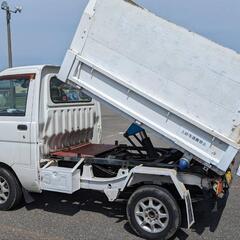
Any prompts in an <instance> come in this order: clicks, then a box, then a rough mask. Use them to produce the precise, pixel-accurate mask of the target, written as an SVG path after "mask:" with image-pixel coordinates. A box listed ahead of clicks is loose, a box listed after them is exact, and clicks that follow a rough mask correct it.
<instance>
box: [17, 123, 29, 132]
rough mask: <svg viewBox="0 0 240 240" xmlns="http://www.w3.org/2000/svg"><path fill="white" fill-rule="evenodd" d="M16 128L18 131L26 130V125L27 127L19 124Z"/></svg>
mask: <svg viewBox="0 0 240 240" xmlns="http://www.w3.org/2000/svg"><path fill="white" fill-rule="evenodd" d="M17 129H18V130H19V131H27V129H28V127H27V125H24V124H20V125H18V126H17Z"/></svg>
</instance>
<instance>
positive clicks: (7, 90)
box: [0, 77, 30, 116]
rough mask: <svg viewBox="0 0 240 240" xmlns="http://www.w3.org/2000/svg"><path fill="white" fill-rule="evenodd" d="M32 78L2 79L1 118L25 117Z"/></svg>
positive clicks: (0, 92)
mask: <svg viewBox="0 0 240 240" xmlns="http://www.w3.org/2000/svg"><path fill="white" fill-rule="evenodd" d="M29 83H30V78H29V77H28V78H24V77H23V78H19V79H18V78H16V79H14V78H12V77H10V78H7V77H6V78H4V77H1V78H0V116H25V114H26V106H27V96H28V89H29Z"/></svg>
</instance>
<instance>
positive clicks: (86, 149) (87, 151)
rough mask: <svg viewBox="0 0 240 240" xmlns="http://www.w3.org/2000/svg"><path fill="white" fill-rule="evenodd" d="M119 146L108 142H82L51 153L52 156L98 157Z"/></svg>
mask: <svg viewBox="0 0 240 240" xmlns="http://www.w3.org/2000/svg"><path fill="white" fill-rule="evenodd" d="M116 147H117V146H115V145H106V144H91V143H88V144H82V145H78V146H74V147H71V148H68V149H65V150H61V151H56V152H53V153H51V154H50V155H51V156H52V157H70V158H72V157H80V158H81V157H96V156H97V155H100V154H103V153H106V152H109V151H111V150H114V149H115V148H116Z"/></svg>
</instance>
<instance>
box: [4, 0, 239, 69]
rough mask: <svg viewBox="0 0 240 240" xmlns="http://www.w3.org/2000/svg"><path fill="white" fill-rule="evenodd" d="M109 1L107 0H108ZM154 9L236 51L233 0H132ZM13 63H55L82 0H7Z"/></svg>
mask: <svg viewBox="0 0 240 240" xmlns="http://www.w3.org/2000/svg"><path fill="white" fill-rule="evenodd" d="M109 1H110V0H109ZM0 2H1V0H0ZM137 2H138V3H139V4H141V5H143V6H144V7H146V8H148V9H149V10H151V11H152V12H154V13H155V14H157V15H159V16H161V17H163V18H165V19H167V20H169V21H171V22H174V23H176V24H178V25H181V26H184V27H186V28H188V29H190V30H191V31H194V32H197V33H199V34H201V35H203V36H206V37H208V38H209V39H211V40H213V41H215V42H218V43H220V44H221V45H224V46H226V47H229V48H232V49H234V50H236V51H238V52H240V26H239V23H240V14H239V10H240V1H239V0H137ZM8 3H9V5H11V6H15V5H21V6H22V7H23V12H22V13H21V14H15V15H14V16H13V19H12V32H13V51H14V56H13V59H14V66H21V65H32V64H44V63H49V64H61V61H62V59H63V57H64V54H65V52H66V49H67V48H68V46H69V45H70V43H71V40H72V38H73V35H74V32H75V30H76V27H77V25H78V22H79V20H80V17H81V14H82V12H83V9H84V7H85V6H86V4H87V0H60V1H59V0H34V1H30V0H8ZM6 46H7V45H6V29H5V14H4V12H3V11H0V70H1V69H4V68H6V67H7V51H6V49H7V48H6Z"/></svg>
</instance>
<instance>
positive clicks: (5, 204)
mask: <svg viewBox="0 0 240 240" xmlns="http://www.w3.org/2000/svg"><path fill="white" fill-rule="evenodd" d="M21 198H22V190H21V186H20V183H19V182H18V180H17V178H16V177H15V175H14V174H13V173H12V172H11V171H9V170H7V169H5V168H0V210H2V211H6V210H10V209H12V208H14V207H15V206H16V205H17V204H18V203H19V202H20V201H21Z"/></svg>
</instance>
